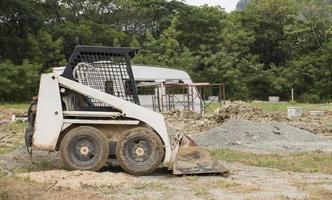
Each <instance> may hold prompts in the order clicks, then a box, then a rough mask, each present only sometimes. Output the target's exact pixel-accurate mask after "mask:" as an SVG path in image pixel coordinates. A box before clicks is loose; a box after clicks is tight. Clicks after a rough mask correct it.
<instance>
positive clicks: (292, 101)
mask: <svg viewBox="0 0 332 200" xmlns="http://www.w3.org/2000/svg"><path fill="white" fill-rule="evenodd" d="M292 102H294V89H293V88H292Z"/></svg>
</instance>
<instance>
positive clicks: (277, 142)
mask: <svg viewBox="0 0 332 200" xmlns="http://www.w3.org/2000/svg"><path fill="white" fill-rule="evenodd" d="M192 138H193V139H194V140H195V141H196V142H197V143H198V144H199V145H201V146H205V147H208V148H215V149H219V148H235V149H242V150H248V151H252V152H258V153H270V152H280V151H294V152H297V151H298V152H302V151H317V150H318V151H326V152H332V141H330V140H327V139H323V138H321V137H320V136H318V135H315V134H313V133H311V132H308V131H306V130H301V129H298V128H294V127H291V126H288V125H286V124H282V123H278V122H253V121H248V120H229V121H226V122H224V123H223V124H222V126H220V127H217V128H213V129H210V130H208V131H206V132H205V133H201V134H195V135H193V136H192Z"/></svg>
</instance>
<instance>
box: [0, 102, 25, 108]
mask: <svg viewBox="0 0 332 200" xmlns="http://www.w3.org/2000/svg"><path fill="white" fill-rule="evenodd" d="M28 107H29V103H0V109H1V108H13V109H18V110H27V109H28Z"/></svg>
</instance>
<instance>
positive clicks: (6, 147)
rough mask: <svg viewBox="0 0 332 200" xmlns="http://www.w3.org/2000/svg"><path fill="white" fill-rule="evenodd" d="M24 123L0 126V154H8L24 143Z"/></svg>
mask: <svg viewBox="0 0 332 200" xmlns="http://www.w3.org/2000/svg"><path fill="white" fill-rule="evenodd" d="M25 127H26V123H24V122H21V121H16V122H11V123H7V124H4V125H1V126H0V154H5V153H8V152H10V151H12V150H14V149H16V148H18V147H19V146H20V145H21V144H22V143H23V142H24V129H25Z"/></svg>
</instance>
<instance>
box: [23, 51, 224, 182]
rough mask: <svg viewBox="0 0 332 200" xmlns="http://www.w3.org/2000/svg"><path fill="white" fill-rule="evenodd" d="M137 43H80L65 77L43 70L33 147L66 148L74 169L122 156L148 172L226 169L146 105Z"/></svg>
mask: <svg viewBox="0 0 332 200" xmlns="http://www.w3.org/2000/svg"><path fill="white" fill-rule="evenodd" d="M136 53H137V50H136V49H132V48H112V47H92V46H77V47H76V48H75V50H74V52H73V54H72V55H71V58H70V60H69V63H68V64H67V66H66V68H65V69H64V71H63V73H62V74H61V75H59V74H57V73H49V74H42V75H41V80H40V88H39V94H38V99H35V100H34V101H33V102H32V104H31V106H30V108H29V111H28V114H29V124H28V127H27V129H26V134H25V140H26V145H27V147H28V151H29V153H30V154H31V153H32V149H39V150H47V151H60V156H61V159H62V161H63V163H64V164H65V165H66V166H67V167H68V168H70V169H73V170H90V171H98V170H99V169H101V168H102V167H103V166H104V165H105V162H106V161H107V160H108V159H109V158H112V156H113V157H114V155H115V157H116V159H117V161H118V163H119V165H120V166H121V168H122V169H123V170H124V171H126V172H128V173H130V174H133V175H146V174H150V173H152V172H153V171H154V170H156V169H157V168H158V167H160V166H163V167H167V168H168V169H169V170H173V173H174V174H204V173H213V174H222V175H225V176H227V174H228V170H227V169H225V168H224V167H223V166H222V165H221V164H220V163H219V162H218V161H217V160H216V159H215V158H213V157H212V156H211V155H210V153H208V152H207V151H205V150H203V149H201V148H199V147H198V145H196V144H195V143H194V142H193V141H192V140H191V139H190V138H189V137H187V136H185V135H182V134H178V133H171V131H169V132H168V131H167V128H166V124H165V120H164V118H163V116H162V115H161V114H159V113H156V112H154V111H151V110H149V109H146V108H143V107H141V106H139V99H138V94H137V88H136V85H135V81H134V77H133V73H132V69H131V64H130V59H131V58H132V57H134V56H135V54H136Z"/></svg>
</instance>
